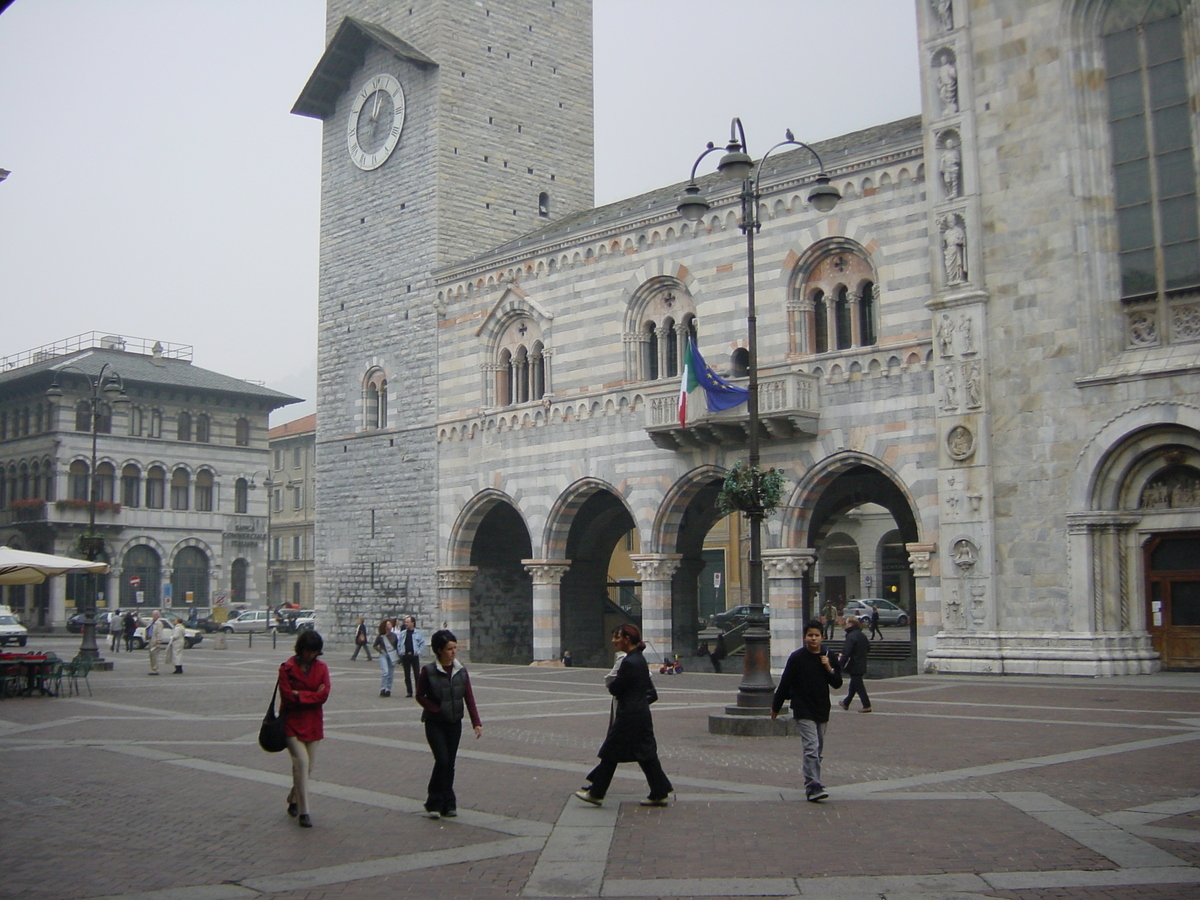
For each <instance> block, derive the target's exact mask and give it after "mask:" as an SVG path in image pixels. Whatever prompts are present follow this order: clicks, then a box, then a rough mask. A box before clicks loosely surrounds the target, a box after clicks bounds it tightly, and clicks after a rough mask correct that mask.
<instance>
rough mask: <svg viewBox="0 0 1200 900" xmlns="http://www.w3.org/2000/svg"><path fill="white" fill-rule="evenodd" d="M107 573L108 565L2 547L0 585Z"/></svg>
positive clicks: (0, 553) (0, 549)
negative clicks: (55, 576) (64, 576)
mask: <svg viewBox="0 0 1200 900" xmlns="http://www.w3.org/2000/svg"><path fill="white" fill-rule="evenodd" d="M107 571H108V563H103V562H88V561H87V560H86V559H71V557H69V556H51V555H50V554H49V553H33V552H31V551H29V550H14V549H13V548H12V547H0V584H41V583H42V582H43V581H45V580H46V579H47V578H48V577H50V576H51V575H64V574H66V573H67V572H95V573H96V574H98V575H102V574H104V573H105V572H107Z"/></svg>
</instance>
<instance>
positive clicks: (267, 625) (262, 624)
mask: <svg viewBox="0 0 1200 900" xmlns="http://www.w3.org/2000/svg"><path fill="white" fill-rule="evenodd" d="M276 624H277V622H276V620H275V613H273V612H272V611H271V610H269V609H243V610H242V611H241V612H240V613H239V614H238V616H237V618H234V619H229V620H228V621H226V623H225V624H224V625H222V626H221V630H222V631H224V632H225V633H226V634H248V633H250V632H263V631H274V630H275V626H276Z"/></svg>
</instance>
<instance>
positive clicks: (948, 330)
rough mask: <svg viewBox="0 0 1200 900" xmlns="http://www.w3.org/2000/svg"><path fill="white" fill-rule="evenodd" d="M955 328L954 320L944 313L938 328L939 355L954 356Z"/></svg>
mask: <svg viewBox="0 0 1200 900" xmlns="http://www.w3.org/2000/svg"><path fill="white" fill-rule="evenodd" d="M954 327H955V326H954V320H953V319H951V318H950V316H948V315H946V314H945V313H942V318H941V320H940V321H939V322H938V327H937V342H938V353H939V354H941V355H942V356H953V355H954Z"/></svg>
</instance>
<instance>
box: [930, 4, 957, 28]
mask: <svg viewBox="0 0 1200 900" xmlns="http://www.w3.org/2000/svg"><path fill="white" fill-rule="evenodd" d="M929 8H930V9H931V10H932V12H933V21H934V23H935V24H936V25H937V30H938V31H951V30H953V29H954V3H953V2H952V0H929Z"/></svg>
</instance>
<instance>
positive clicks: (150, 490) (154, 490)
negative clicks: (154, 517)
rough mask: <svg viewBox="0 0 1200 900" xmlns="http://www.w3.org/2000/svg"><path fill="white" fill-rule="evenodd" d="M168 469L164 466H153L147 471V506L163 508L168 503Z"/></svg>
mask: <svg viewBox="0 0 1200 900" xmlns="http://www.w3.org/2000/svg"><path fill="white" fill-rule="evenodd" d="M166 494H167V471H166V469H164V468H163V467H162V466H151V467H150V470H149V471H148V472H146V507H147V508H148V509H162V508H163V507H164V506H165V505H166Z"/></svg>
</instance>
